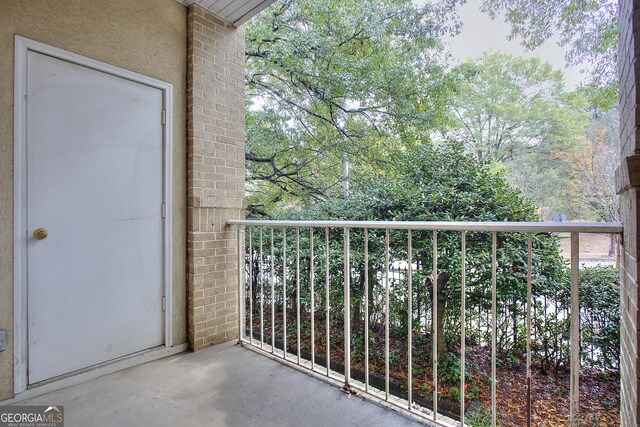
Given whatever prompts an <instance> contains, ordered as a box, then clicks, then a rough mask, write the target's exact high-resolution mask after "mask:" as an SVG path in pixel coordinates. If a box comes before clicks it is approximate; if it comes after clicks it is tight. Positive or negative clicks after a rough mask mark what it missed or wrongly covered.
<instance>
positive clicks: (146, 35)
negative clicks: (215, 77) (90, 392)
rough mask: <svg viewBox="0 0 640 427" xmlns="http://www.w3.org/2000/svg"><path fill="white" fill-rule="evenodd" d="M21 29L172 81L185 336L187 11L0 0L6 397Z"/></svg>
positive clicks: (177, 281) (0, 260)
mask: <svg viewBox="0 0 640 427" xmlns="http://www.w3.org/2000/svg"><path fill="white" fill-rule="evenodd" d="M16 34H17V35H21V36H24V37H27V38H30V39H33V40H37V41H39V42H43V43H46V44H49V45H52V46H55V47H59V48H62V49H66V50H69V51H71V52H74V53H78V54H80V55H84V56H88V57H91V58H94V59H97V60H100V61H104V62H107V63H109V64H112V65H115V66H118V67H122V68H125V69H128V70H131V71H135V72H137V73H141V74H144V75H147V76H150V77H153V78H156V79H159V80H163V81H166V82H169V83H171V84H173V87H174V108H173V111H174V135H173V147H174V148H173V149H174V152H173V159H174V165H173V178H174V181H173V221H174V222H173V234H174V235H173V242H174V247H173V272H174V277H173V313H174V326H173V337H174V338H173V339H174V344H181V343H184V342H186V341H187V335H186V329H187V327H186V306H187V304H186V278H185V276H186V274H185V259H186V253H185V252H186V187H187V185H186V170H185V168H186V70H187V65H186V58H187V9H186V8H185V7H184V6H182V5H180V4H179V3H177V2H176V1H175V0H136V1H130V0H108V1H103V0H90V1H88V0H28V1H16V0H0V329H7V331H8V348H7V350H6V351H3V352H0V400H3V399H6V398H10V397H11V396H12V395H13V345H14V342H13V334H12V328H13V144H14V142H13V67H14V60H13V58H14V54H13V46H14V35H16Z"/></svg>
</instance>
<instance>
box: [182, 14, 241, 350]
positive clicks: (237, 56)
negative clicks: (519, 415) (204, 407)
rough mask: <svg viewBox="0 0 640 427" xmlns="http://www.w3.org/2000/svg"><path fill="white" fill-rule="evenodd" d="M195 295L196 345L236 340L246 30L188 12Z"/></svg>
mask: <svg viewBox="0 0 640 427" xmlns="http://www.w3.org/2000/svg"><path fill="white" fill-rule="evenodd" d="M187 64H188V77H187V80H188V81H187V104H188V122H187V136H188V154H187V181H188V182H187V186H188V189H187V209H188V215H187V281H188V285H187V299H188V334H189V344H190V346H191V348H192V349H193V350H199V349H202V348H204V347H207V346H209V345H212V344H216V343H218V342H222V341H226V340H230V339H233V338H236V337H237V335H238V333H237V319H238V309H237V305H238V300H237V290H238V285H237V277H238V273H237V259H236V258H237V242H236V234H235V232H234V231H232V230H229V229H228V228H227V227H226V221H227V220H228V219H232V218H235V219H238V218H242V217H243V216H244V209H243V203H244V170H245V169H244V29H243V28H234V27H232V26H230V25H227V24H225V23H224V22H222V21H221V20H219V19H217V18H216V17H215V16H214V15H212V14H210V13H209V12H207V11H206V10H204V9H202V8H201V7H199V6H196V5H192V6H191V7H190V8H189V14H188V57H187Z"/></svg>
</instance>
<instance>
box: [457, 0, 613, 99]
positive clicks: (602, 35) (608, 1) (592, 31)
mask: <svg viewBox="0 0 640 427" xmlns="http://www.w3.org/2000/svg"><path fill="white" fill-rule="evenodd" d="M449 1H450V2H451V3H453V4H456V3H466V0H449ZM482 10H483V11H484V12H486V13H488V14H489V15H490V16H491V17H492V18H494V19H495V18H497V17H499V16H504V20H505V22H508V23H509V24H511V36H510V37H511V38H520V39H521V43H522V45H523V46H524V47H525V48H526V49H529V50H532V49H535V48H537V47H539V46H540V45H542V44H543V43H544V42H545V41H547V40H549V39H550V38H551V37H552V36H554V35H557V36H558V37H559V42H558V43H559V45H561V46H567V47H568V48H569V49H568V52H567V54H566V60H567V64H569V65H582V66H584V67H585V68H586V69H587V70H588V71H589V73H590V82H589V84H587V85H586V86H585V87H584V88H583V89H584V90H585V91H587V92H589V93H590V94H591V95H592V98H591V100H592V101H593V103H594V105H595V106H598V107H600V108H601V109H603V110H605V111H607V110H609V109H610V108H612V107H613V106H614V105H616V104H617V101H618V78H617V64H618V1H617V0H482Z"/></svg>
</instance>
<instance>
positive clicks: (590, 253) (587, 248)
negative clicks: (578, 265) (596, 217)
mask: <svg viewBox="0 0 640 427" xmlns="http://www.w3.org/2000/svg"><path fill="white" fill-rule="evenodd" d="M609 245H610V240H609V235H608V234H580V259H581V260H602V261H615V259H616V256H615V255H614V256H609ZM560 250H561V251H562V256H563V257H565V258H569V257H570V254H571V238H570V237H561V238H560Z"/></svg>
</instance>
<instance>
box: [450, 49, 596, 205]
mask: <svg viewBox="0 0 640 427" xmlns="http://www.w3.org/2000/svg"><path fill="white" fill-rule="evenodd" d="M452 72H453V73H454V74H455V75H456V77H457V78H458V88H457V90H456V95H455V96H454V102H453V103H452V110H453V114H454V115H455V121H454V123H455V125H454V128H453V130H452V131H451V132H449V135H452V137H453V138H454V139H455V140H458V141H462V142H464V144H465V148H466V150H467V151H468V152H471V153H473V154H474V155H475V156H476V157H477V158H478V160H480V161H489V162H491V163H493V164H494V165H495V166H494V167H499V168H504V169H505V170H506V172H507V176H508V179H509V182H510V183H511V184H513V185H515V186H517V187H518V188H520V189H521V190H522V191H523V192H524V193H525V194H526V195H527V196H528V197H530V198H531V199H533V200H534V201H535V203H536V205H538V206H539V207H540V212H539V213H540V214H541V216H543V217H544V216H547V215H548V214H550V213H555V212H567V211H568V210H569V206H568V198H567V197H566V194H567V191H568V189H569V188H570V182H569V171H570V169H571V164H570V162H569V161H568V159H569V158H570V156H569V155H568V154H569V153H571V152H573V151H574V150H575V149H576V147H577V146H578V144H579V142H580V138H581V137H582V135H583V134H584V130H585V129H586V127H587V125H588V113H587V111H586V106H587V103H586V101H585V98H584V97H583V96H582V95H580V94H579V93H571V92H568V91H567V90H566V89H565V87H564V77H563V74H562V71H559V70H555V69H553V67H552V66H551V65H550V64H548V63H543V62H542V61H541V60H540V59H538V58H522V57H514V56H512V55H508V54H505V53H499V52H495V53H485V54H483V55H482V56H481V57H479V58H478V59H470V60H467V61H466V62H464V63H463V64H462V65H460V66H458V67H456V68H455V69H454V70H453V71H452Z"/></svg>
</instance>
